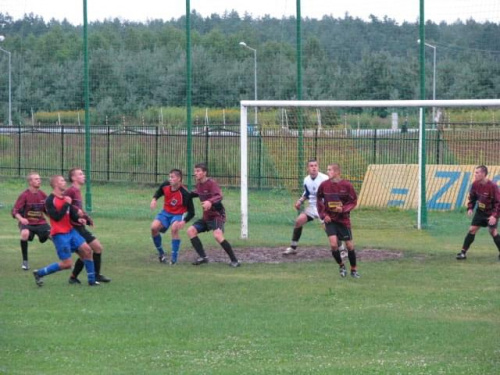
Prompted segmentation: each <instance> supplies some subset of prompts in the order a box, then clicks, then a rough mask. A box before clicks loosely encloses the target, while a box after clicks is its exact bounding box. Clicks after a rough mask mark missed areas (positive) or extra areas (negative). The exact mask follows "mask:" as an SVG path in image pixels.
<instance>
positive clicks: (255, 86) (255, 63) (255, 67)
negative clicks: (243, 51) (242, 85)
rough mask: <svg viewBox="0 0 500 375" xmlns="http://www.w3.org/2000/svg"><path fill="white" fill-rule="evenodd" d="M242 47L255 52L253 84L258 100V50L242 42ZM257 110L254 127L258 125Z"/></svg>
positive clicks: (255, 97)
mask: <svg viewBox="0 0 500 375" xmlns="http://www.w3.org/2000/svg"><path fill="white" fill-rule="evenodd" d="M240 46H242V47H245V48H248V49H249V50H251V51H253V59H254V72H253V84H254V100H257V50H256V49H255V48H252V47H249V46H247V44H246V43H245V42H240ZM254 109H255V115H254V122H255V124H254V125H257V107H255V108H254Z"/></svg>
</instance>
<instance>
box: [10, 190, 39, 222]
mask: <svg viewBox="0 0 500 375" xmlns="http://www.w3.org/2000/svg"><path fill="white" fill-rule="evenodd" d="M46 199H47V194H45V193H44V192H43V191H42V190H37V191H36V192H32V191H30V189H26V190H25V191H23V192H22V193H21V195H19V197H18V198H17V200H16V203H15V204H14V208H12V217H14V218H15V217H16V215H17V214H20V215H21V216H22V217H24V218H25V219H28V221H29V225H42V224H47V221H46V220H45V216H44V215H43V214H44V213H45V212H46V210H45V200H46Z"/></svg>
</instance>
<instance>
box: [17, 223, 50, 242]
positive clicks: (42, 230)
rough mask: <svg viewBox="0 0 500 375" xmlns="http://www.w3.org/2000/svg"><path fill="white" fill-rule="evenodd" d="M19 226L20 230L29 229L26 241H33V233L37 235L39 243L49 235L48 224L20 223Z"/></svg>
mask: <svg viewBox="0 0 500 375" xmlns="http://www.w3.org/2000/svg"><path fill="white" fill-rule="evenodd" d="M19 228H20V229H21V230H23V229H28V230H29V231H30V235H29V237H28V241H33V239H34V238H35V235H37V236H38V240H39V241H40V242H41V243H44V242H45V241H47V240H48V239H49V236H50V225H49V224H40V225H20V226H19Z"/></svg>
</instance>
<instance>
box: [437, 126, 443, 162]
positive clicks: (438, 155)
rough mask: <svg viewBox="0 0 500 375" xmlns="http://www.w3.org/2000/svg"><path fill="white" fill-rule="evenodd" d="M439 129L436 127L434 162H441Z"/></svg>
mask: <svg viewBox="0 0 500 375" xmlns="http://www.w3.org/2000/svg"><path fill="white" fill-rule="evenodd" d="M441 157H442V156H441V130H440V129H439V126H438V127H437V140H436V164H441V160H440V159H441Z"/></svg>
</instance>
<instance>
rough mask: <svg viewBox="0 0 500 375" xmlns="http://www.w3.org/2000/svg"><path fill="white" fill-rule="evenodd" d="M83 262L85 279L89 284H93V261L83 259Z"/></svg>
mask: <svg viewBox="0 0 500 375" xmlns="http://www.w3.org/2000/svg"><path fill="white" fill-rule="evenodd" d="M83 263H84V264H85V270H86V271H87V280H88V281H89V284H94V283H95V268H94V261H92V260H90V259H85V260H84V261H83Z"/></svg>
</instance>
